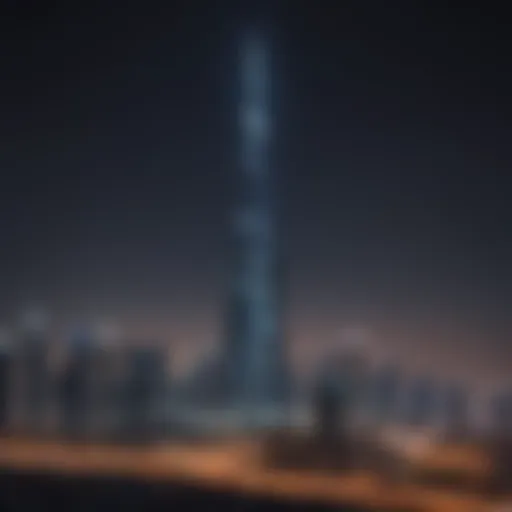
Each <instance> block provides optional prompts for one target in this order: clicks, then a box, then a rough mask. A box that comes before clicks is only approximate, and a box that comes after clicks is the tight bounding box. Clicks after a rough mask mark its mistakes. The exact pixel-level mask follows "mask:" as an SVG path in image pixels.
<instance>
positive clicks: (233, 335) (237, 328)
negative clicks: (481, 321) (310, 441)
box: [224, 32, 287, 406]
mask: <svg viewBox="0 0 512 512" xmlns="http://www.w3.org/2000/svg"><path fill="white" fill-rule="evenodd" d="M239 62H240V74H239V77H240V96H239V134H240V139H239V144H240V158H239V166H238V171H237V173H236V177H237V183H236V188H235V191H236V196H237V197H236V204H235V211H234V218H233V225H232V230H233V232H232V235H233V237H232V240H233V262H232V268H233V275H232V282H231V289H230V303H229V309H228V318H227V333H226V335H227V340H226V345H225V348H226V353H225V354H224V364H225V368H224V371H225V377H226V380H225V381H224V382H225V385H226V388H225V396H228V397H229V401H230V402H231V403H233V404H238V403H243V404H245V405H248V406H250V405H268V404H270V403H275V402H280V401H281V400H282V399H283V398H284V397H285V395H286V382H287V375H286V371H285V361H284V353H283V352H284V346H283V332H282V323H281V318H282V302H283V301H282V291H283V290H282V276H281V275H280V268H279V267H280V262H279V261H278V254H279V251H278V250H277V246H276V244H277V239H276V232H275V219H274V213H275V203H274V195H273V192H274V182H273V177H274V176H273V175H274V172H275V169H274V168H273V167H272V165H271V162H272V159H271V144H270V143H271V139H272V137H271V131H272V126H271V108H270V100H271V95H270V92H271V80H270V62H269V48H268V42H267V40H265V39H264V38H263V37H262V35H261V34H259V33H257V32H252V33H250V34H248V35H247V36H246V38H245V40H244V41H243V43H242V45H241V51H240V59H239Z"/></svg>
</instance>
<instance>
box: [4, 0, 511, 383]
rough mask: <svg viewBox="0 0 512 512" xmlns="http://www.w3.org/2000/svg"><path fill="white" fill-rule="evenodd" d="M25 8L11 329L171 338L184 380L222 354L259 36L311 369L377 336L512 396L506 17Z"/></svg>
mask: <svg viewBox="0 0 512 512" xmlns="http://www.w3.org/2000/svg"><path fill="white" fill-rule="evenodd" d="M4 4H7V6H5V5H4ZM4 4H2V5H3V7H2V17H1V22H0V25H1V26H0V33H1V35H0V38H1V39H0V40H1V43H0V44H1V46H2V48H1V52H0V59H1V68H0V69H1V73H2V80H1V81H0V84H1V86H0V87H1V91H0V92H1V94H0V134H1V138H0V169H1V172H2V183H1V185H0V223H1V224H0V230H1V231H0V233H1V235H2V240H1V249H0V321H1V322H3V323H4V324H9V323H12V321H13V319H14V318H15V317H16V316H17V315H18V313H19V311H20V309H21V308H23V307H24V306H25V305H26V304H29V303H34V302H35V303H38V304H39V303H41V304H44V305H45V306H46V307H47V308H48V309H49V311H50V312H51V313H52V315H53V317H54V320H55V322H56V324H57V325H58V326H60V327H59V328H64V327H65V326H66V325H68V324H69V323H70V322H74V321H76V320H82V319H87V318H92V317H95V316H97V315H103V316H107V317H109V318H113V319H115V320H116V321H117V322H119V323H120V324H122V325H123V328H124V330H125V332H126V333H127V335H129V336H131V337H134V336H135V337H136V336H141V337H143V336H157V337H161V338H165V339H168V340H169V341H170V342H172V343H173V345H174V347H175V350H176V358H178V359H179V360H180V361H181V360H185V359H187V360H190V359H191V358H193V357H194V354H196V353H197V351H198V350H200V349H202V348H204V347H205V346H211V345H212V344H214V343H219V342H221V337H222V336H221V334H222V329H221V321H222V318H223V313H224V309H225V302H226V300H225V299H226V297H225V295H226V294H225V285H226V283H227V280H228V277H229V268H228V258H227V255H228V242H229V230H228V225H227V221H228V219H229V215H230V206H231V201H232V198H233V190H232V187H231V182H232V178H233V176H234V174H235V172H236V151H237V138H236V137H237V133H236V122H237V118H236V116H237V113H236V107H237V105H236V72H237V69H236V66H237V60H236V57H237V44H238V42H239V41H240V35H241V34H243V32H244V29H245V27H248V26H250V25H251V23H252V22H253V21H255V20H256V21H258V22H261V23H262V25H263V26H265V29H266V30H267V33H268V34H270V35H271V37H272V45H273V48H274V55H273V58H274V70H273V73H274V79H275V82H274V84H275V91H274V133H275V137H274V147H275V153H276V155H275V159H274V162H273V167H274V169H275V182H276V186H277V187H278V191H279V198H280V205H279V206H280V217H279V226H280V230H281V231H280V233H281V244H282V246H283V251H284V254H285V256H286V259H287V261H288V280H289V281H288V285H289V288H288V291H287V294H288V297H289V304H288V307H287V310H288V325H289V329H288V334H289V340H290V344H291V345H292V348H293V358H294V360H295V361H298V362H299V363H301V362H302V363H303V362H305V361H309V362H310V361H312V360H314V355H315V354H319V353H321V348H322V347H324V346H325V345H326V344H329V343H332V342H333V340H335V338H336V336H337V333H338V331H339V329H340V328H342V327H344V326H351V325H359V326H365V327H368V328H370V329H371V331H372V333H373V341H372V343H373V344H374V345H373V346H374V352H375V353H376V354H377V355H384V354H390V355H392V356H393V357H395V356H398V357H400V358H401V359H402V360H404V361H405V362H406V363H407V364H408V365H410V367H414V368H422V369H432V371H436V372H439V373H440V374H443V375H444V374H453V375H461V376H464V377H475V378H476V379H480V380H481V379H488V378H494V377H496V376H497V377H503V376H505V375H506V374H507V371H508V370H509V368H510V362H509V361H511V360H512V359H511V358H512V344H511V336H512V323H511V321H510V318H509V311H510V306H511V305H512V288H511V285H512V276H511V271H510V268H511V262H512V245H511V232H510V225H511V219H512V216H511V213H512V205H509V204H508V203H509V201H508V198H509V196H510V191H511V186H510V179H509V178H508V176H507V174H508V173H509V171H510V166H511V163H512V146H511V144H510V134H512V116H511V114H512V107H511V106H510V91H511V90H512V72H511V68H510V58H509V53H510V36H509V35H508V32H509V26H510V19H509V18H507V17H506V15H505V13H503V12H498V11H494V12H493V11H491V8H489V9H488V10H487V11H485V10H482V9H481V8H480V9H476V8H475V9H472V8H458V9H454V10H451V9H442V10H434V9H426V8H423V7H422V8H420V7H417V6H415V5H414V4H415V2H402V5H401V7H400V8H389V7H387V8H385V7H384V6H382V7H376V5H380V3H378V2H370V3H368V4H367V5H366V3H365V2H358V4H359V5H360V7H359V8H352V7H351V8H348V7H344V8H342V7H341V5H342V4H344V2H343V3H342V2H339V4H340V6H339V7H337V3H336V2H309V3H308V2H275V5H274V6H273V7H271V8H268V9H259V12H257V13H255V12H252V11H251V10H250V9H249V8H248V7H247V5H248V4H250V2H247V3H246V4H247V5H244V3H243V2H238V3H235V2H199V1H197V2H194V1H191V0H189V1H183V2H170V4H172V5H173V7H172V8H171V7H168V8H164V7H160V8H157V7H155V5H156V4H155V5H153V6H151V7H150V6H149V4H148V3H147V2H141V3H140V5H139V6H138V7H136V8H135V7H133V8H130V7H120V8H118V9H114V8H107V7H100V6H98V7H95V6H94V2H93V3H91V2H87V3H85V4H84V5H83V6H82V7H81V8H80V9H79V8H78V5H79V4H80V2H76V3H75V2H66V3H65V4H64V5H63V6H59V3H58V2H57V3H55V2H54V3H53V4H51V6H50V7H45V6H44V4H45V2H9V3H6V2H5V3H4ZM107 4H108V2H106V3H105V5H107ZM306 4H308V5H310V7H305V5H306ZM48 5H50V3H48ZM100 5H101V4H100ZM269 5H270V2H269ZM313 5H314V7H313ZM180 358H181V359H180ZM302 363H301V367H302V366H303V365H302Z"/></svg>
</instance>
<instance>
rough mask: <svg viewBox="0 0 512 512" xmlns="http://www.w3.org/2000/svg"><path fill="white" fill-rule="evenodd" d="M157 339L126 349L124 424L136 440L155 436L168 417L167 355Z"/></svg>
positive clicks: (130, 435)
mask: <svg viewBox="0 0 512 512" xmlns="http://www.w3.org/2000/svg"><path fill="white" fill-rule="evenodd" d="M165 356H166V354H165V353H164V350H163V347H162V345H160V344H156V343H149V344H148V343H145V344H137V345H132V346H130V347H128V348H127V351H126V370H127V371H126V374H125V378H124V379H123V381H124V384H123V398H122V404H123V405H122V420H121V428H122V430H123V432H124V433H125V434H128V436H129V437H130V439H133V440H146V441H147V440H151V439H153V438H154V437H155V436H156V435H157V434H159V433H161V427H162V425H163V423H164V420H165V399H166V384H167V358H166V357H165Z"/></svg>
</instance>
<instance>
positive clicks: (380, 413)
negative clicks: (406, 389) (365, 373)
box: [367, 364, 402, 424]
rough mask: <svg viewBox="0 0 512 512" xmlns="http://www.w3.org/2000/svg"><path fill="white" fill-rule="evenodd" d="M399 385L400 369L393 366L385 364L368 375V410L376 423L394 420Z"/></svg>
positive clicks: (400, 380)
mask: <svg viewBox="0 0 512 512" xmlns="http://www.w3.org/2000/svg"><path fill="white" fill-rule="evenodd" d="M401 383H402V376H401V372H400V368H399V367H398V366H396V365H394V364H385V365H383V366H381V367H379V368H376V369H375V370H374V371H373V372H372V373H371V374H370V376H369V379H368V393H367V397H368V408H369V413H370V416H371V418H372V419H373V420H374V421H376V422H377V423H379V424H382V423H389V422H393V421H394V420H396V414H397V412H398V399H399V395H400V388H401Z"/></svg>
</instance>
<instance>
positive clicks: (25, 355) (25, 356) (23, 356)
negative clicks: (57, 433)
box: [13, 310, 51, 432]
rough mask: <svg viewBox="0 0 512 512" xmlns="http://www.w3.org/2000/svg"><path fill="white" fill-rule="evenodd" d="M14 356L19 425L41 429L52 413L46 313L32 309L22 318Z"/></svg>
mask: <svg viewBox="0 0 512 512" xmlns="http://www.w3.org/2000/svg"><path fill="white" fill-rule="evenodd" d="M19 338H20V339H19V340H18V341H19V344H18V345H17V346H16V350H15V352H14V353H13V356H14V363H13V364H14V365H15V368H14V373H15V375H14V380H15V381H16V382H15V386H16V387H17V389H16V390H14V393H16V395H17V396H16V400H17V401H18V404H17V405H18V408H19V410H18V413H19V414H18V418H17V420H19V423H18V426H19V427H21V428H22V429H24V430H27V431H32V432H39V431H41V430H43V429H44V428H45V427H46V421H47V419H48V417H49V395H50V387H51V376H50V371H49V366H48V354H49V339H48V338H49V335H48V330H47V318H46V315H45V314H44V313H42V312H40V311H36V310H33V311H29V312H28V313H26V314H25V315H24V316H23V318H22V321H21V330H20V333H19Z"/></svg>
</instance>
